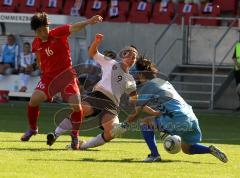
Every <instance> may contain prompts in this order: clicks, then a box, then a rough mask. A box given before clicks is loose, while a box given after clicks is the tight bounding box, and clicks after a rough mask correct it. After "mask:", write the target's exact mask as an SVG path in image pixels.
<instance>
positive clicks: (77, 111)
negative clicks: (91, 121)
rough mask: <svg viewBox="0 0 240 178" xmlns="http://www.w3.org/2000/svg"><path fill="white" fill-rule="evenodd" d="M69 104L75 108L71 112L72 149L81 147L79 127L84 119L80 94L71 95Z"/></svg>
mask: <svg viewBox="0 0 240 178" xmlns="http://www.w3.org/2000/svg"><path fill="white" fill-rule="evenodd" d="M68 101H69V104H70V106H71V108H72V110H73V112H72V113H71V114H70V121H71V123H72V132H71V138H72V142H71V147H72V149H78V148H79V142H78V135H79V128H80V125H81V123H82V120H83V110H82V106H81V99H80V95H72V96H70V97H69V100H68Z"/></svg>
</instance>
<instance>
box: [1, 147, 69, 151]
mask: <svg viewBox="0 0 240 178" xmlns="http://www.w3.org/2000/svg"><path fill="white" fill-rule="evenodd" d="M0 150H7V151H33V152H34V151H36V152H39V151H66V149H60V148H55V149H52V148H15V147H8V148H0Z"/></svg>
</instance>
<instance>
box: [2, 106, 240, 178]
mask: <svg viewBox="0 0 240 178" xmlns="http://www.w3.org/2000/svg"><path fill="white" fill-rule="evenodd" d="M59 109H60V107H58V106H56V105H49V104H44V105H43V106H42V107H41V117H40V119H39V130H40V134H39V135H37V136H34V137H33V138H32V139H31V141H30V142H26V143H22V142H20V141H19V138H20V136H21V135H22V133H23V132H24V131H26V129H27V124H26V103H8V104H1V105H0V178H10V177H14V178H42V177H44V178H45V177H49V178H52V177H64V178H65V177H69V178H72V177H84V178H89V177H94V178H98V177H123V178H125V177H126V178H132V177H136V178H140V177H144V178H146V177H149V178H150V177H151V178H152V177H156V178H160V177H179V178H182V177H186V178H189V177H204V178H206V177H211V178H238V177H240V175H239V174H240V156H239V152H240V115H239V113H218V114H216V113H215V114H214V113H208V114H204V113H201V114H200V113H198V114H197V116H198V118H199V122H200V126H201V129H202V132H203V143H204V144H206V145H210V144H214V145H216V146H217V147H219V148H220V149H222V150H223V151H224V152H225V153H226V154H227V155H228V157H229V162H228V163H226V164H224V163H222V162H220V161H219V160H217V159H216V158H215V157H213V156H212V155H192V156H189V155H185V154H183V153H179V154H176V155H171V154H168V153H167V152H165V151H164V150H163V147H162V143H158V147H159V151H160V153H161V156H162V159H163V161H162V162H158V163H143V162H142V160H143V159H144V158H145V157H146V156H147V154H148V148H147V145H146V144H145V143H144V142H143V139H142V137H141V134H140V132H138V131H136V132H128V133H127V134H126V135H125V137H124V138H121V139H115V140H114V141H112V142H111V143H108V144H105V145H104V146H102V147H98V148H94V149H90V150H88V151H71V150H66V149H65V146H66V145H67V144H69V143H70V137H69V136H68V135H64V136H62V137H61V138H59V140H57V142H56V143H55V144H54V145H53V146H52V147H51V148H50V147H48V146H47V145H46V143H45V139H46V133H47V132H49V131H52V130H53V129H54V128H55V124H54V121H53V115H54V113H56V111H58V110H59ZM100 132H101V131H100V130H99V129H94V130H90V131H82V132H81V138H82V139H89V138H91V136H95V135H96V134H97V133H100Z"/></svg>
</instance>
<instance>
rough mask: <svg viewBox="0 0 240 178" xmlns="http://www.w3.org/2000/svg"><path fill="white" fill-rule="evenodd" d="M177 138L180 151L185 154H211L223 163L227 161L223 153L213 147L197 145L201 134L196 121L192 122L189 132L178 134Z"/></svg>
mask: <svg viewBox="0 0 240 178" xmlns="http://www.w3.org/2000/svg"><path fill="white" fill-rule="evenodd" d="M179 136H181V139H182V145H181V146H182V151H183V152H184V153H185V154H190V155H193V154H212V155H213V156H215V157H216V158H218V159H219V160H220V161H222V162H224V163H226V162H227V161H228V158H227V156H226V155H225V153H223V152H222V151H221V150H219V149H218V148H216V147H215V146H213V145H211V146H205V145H203V144H200V143H199V142H200V141H201V137H202V134H201V130H200V127H199V124H198V120H193V121H192V124H191V128H190V130H186V131H183V133H182V134H181V133H180V134H179Z"/></svg>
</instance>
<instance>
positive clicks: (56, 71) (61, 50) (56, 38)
mask: <svg viewBox="0 0 240 178" xmlns="http://www.w3.org/2000/svg"><path fill="white" fill-rule="evenodd" d="M101 21H102V17H101V16H99V15H96V16H93V17H91V18H90V19H87V20H85V21H82V22H78V23H75V24H72V25H71V24H65V25H62V26H59V27H56V28H54V29H52V30H49V20H48V16H47V14H46V13H45V12H41V13H36V14H35V15H34V16H33V17H32V18H31V28H32V30H34V31H35V34H36V37H35V39H34V41H33V42H32V51H33V52H35V53H36V57H37V61H38V64H39V67H40V69H41V73H42V74H41V80H40V81H39V83H38V84H37V87H36V89H35V91H34V92H33V94H32V96H31V99H30V102H29V104H28V113H27V114H28V124H29V130H28V131H27V132H26V133H25V134H24V135H23V136H22V137H21V140H22V141H28V140H29V139H30V138H31V136H33V135H36V134H37V133H38V128H37V120H38V117H39V114H40V111H39V105H40V104H41V103H42V102H44V101H47V100H48V101H52V97H53V96H54V95H55V94H56V93H58V92H60V93H61V95H62V97H63V99H64V100H65V101H67V102H68V103H69V104H70V106H71V108H72V113H71V114H70V120H71V122H72V124H73V128H72V132H71V137H72V143H71V145H72V148H73V149H78V132H79V126H80V123H81V120H82V107H81V100H80V92H79V88H78V85H77V79H76V77H75V71H74V69H73V68H72V63H71V55H70V48H69V43H68V37H69V35H71V34H72V33H73V32H78V31H80V30H82V29H83V28H85V27H86V26H87V25H92V24H96V23H99V22H101Z"/></svg>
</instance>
